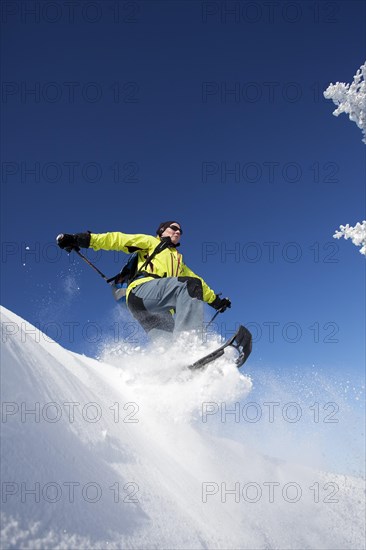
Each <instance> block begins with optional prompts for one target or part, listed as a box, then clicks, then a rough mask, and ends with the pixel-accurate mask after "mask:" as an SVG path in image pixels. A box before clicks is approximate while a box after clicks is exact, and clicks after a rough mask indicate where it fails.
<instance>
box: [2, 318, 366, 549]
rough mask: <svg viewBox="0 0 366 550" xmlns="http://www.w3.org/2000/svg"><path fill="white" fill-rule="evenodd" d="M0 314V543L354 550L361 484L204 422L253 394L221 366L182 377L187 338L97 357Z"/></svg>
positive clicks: (360, 534)
mask: <svg viewBox="0 0 366 550" xmlns="http://www.w3.org/2000/svg"><path fill="white" fill-rule="evenodd" d="M1 314H2V328H3V337H2V356H1V381H2V425H1V427H2V429H1V459H2V472H1V480H2V484H1V489H2V535H1V541H2V548H4V549H5V548H32V549H35V548H47V549H50V548H68V549H70V548H85V549H86V548H88V549H89V548H90V549H92V548H93V549H94V548H100V549H102V548H103V549H106V548H111V549H117V548H131V549H153V548H159V549H163V548H167V549H168V548H170V549H178V548H179V549H199V548H210V549H215V548H217V549H234V548H235V549H249V548H250V549H260V548H267V549H269V548H281V549H287V548H288V549H306V548H309V549H310V548H316V549H328V548H329V549H334V550H335V549H341V548H342V549H343V548H348V549H350V548H357V549H359V548H362V547H363V545H364V531H363V525H364V511H363V509H362V502H363V482H362V480H361V479H358V478H357V477H351V476H346V475H339V474H338V475H335V474H332V473H326V472H324V471H318V470H314V469H311V468H308V467H304V466H302V465H299V464H296V463H291V462H286V461H282V460H277V459H274V458H270V457H268V456H263V455H262V454H261V453H259V452H258V451H256V450H255V448H253V447H251V446H250V445H249V444H246V441H245V426H241V431H240V433H241V438H234V437H232V434H230V432H229V430H227V429H226V428H227V425H226V424H225V423H223V422H216V423H209V422H207V415H209V414H210V412H212V411H213V410H214V408H215V406H216V405H215V404H217V403H223V402H225V406H226V408H227V409H228V410H229V408H230V406H232V405H233V403H235V402H238V401H239V400H241V399H243V398H245V397H246V396H247V395H248V394H249V393H250V392H251V388H252V382H251V380H250V379H249V378H248V377H245V376H244V375H242V374H240V373H239V372H238V371H237V369H236V368H235V367H234V366H232V365H231V364H230V362H229V361H228V359H227V358H223V359H222V360H220V361H221V363H218V364H217V366H215V367H212V368H210V369H208V370H207V371H205V372H202V373H195V374H194V375H192V374H190V373H187V372H186V371H185V370H184V369H182V365H183V364H184V363H185V362H186V361H187V359H190V358H194V359H196V358H198V357H199V356H200V355H202V350H200V349H198V345H196V343H194V342H187V341H186V342H184V343H183V344H182V346H181V348H179V346H178V349H176V350H175V351H174V352H172V351H167V352H165V353H162V352H161V350H160V351H159V350H155V352H151V353H149V354H147V353H144V352H143V351H141V352H140V353H135V354H134V355H126V354H120V355H118V354H115V353H110V354H109V355H108V354H106V355H105V360H104V361H97V360H94V359H91V358H88V357H85V356H80V355H77V354H75V353H72V352H70V351H67V350H66V349H64V348H62V347H60V346H59V345H58V344H57V343H55V342H54V341H52V340H51V339H50V338H49V337H47V336H46V335H44V334H42V333H41V332H39V331H38V330H37V329H35V328H34V327H32V326H31V325H30V324H29V323H27V322H26V321H24V320H23V319H21V318H19V317H18V316H16V315H15V314H14V313H12V312H10V311H8V310H6V309H5V308H2V309H1ZM106 360H108V362H106Z"/></svg>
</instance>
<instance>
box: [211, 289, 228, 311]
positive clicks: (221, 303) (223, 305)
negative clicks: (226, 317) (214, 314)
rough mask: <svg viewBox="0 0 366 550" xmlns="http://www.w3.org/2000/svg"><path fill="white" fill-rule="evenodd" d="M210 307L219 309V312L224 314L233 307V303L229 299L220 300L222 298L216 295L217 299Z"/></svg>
mask: <svg viewBox="0 0 366 550" xmlns="http://www.w3.org/2000/svg"><path fill="white" fill-rule="evenodd" d="M209 305H210V306H212V307H213V308H215V309H217V311H220V313H223V312H224V311H225V310H226V309H227V308H228V307H231V302H230V300H229V298H220V296H219V295H218V294H216V298H215V299H214V301H213V302H211V303H210V304H209Z"/></svg>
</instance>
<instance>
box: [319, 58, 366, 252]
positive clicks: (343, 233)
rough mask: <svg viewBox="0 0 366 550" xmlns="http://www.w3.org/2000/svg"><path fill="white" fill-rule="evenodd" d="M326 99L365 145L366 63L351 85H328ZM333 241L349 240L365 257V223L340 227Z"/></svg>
mask: <svg viewBox="0 0 366 550" xmlns="http://www.w3.org/2000/svg"><path fill="white" fill-rule="evenodd" d="M324 97H325V98H326V99H332V100H333V103H334V104H335V105H337V109H336V110H335V111H333V115H335V116H338V115H339V114H341V113H348V116H349V118H350V120H352V121H353V122H355V123H356V124H357V126H358V127H359V128H361V130H362V132H363V140H362V141H363V142H364V143H366V62H365V63H364V64H363V65H361V67H360V69H358V71H357V72H356V74H355V76H354V77H353V82H352V84H345V83H344V82H337V83H336V84H330V85H329V86H328V88H327V89H326V90H325V92H324ZM333 237H334V238H335V239H340V238H341V237H344V238H345V239H351V240H352V242H353V244H355V245H356V246H360V247H361V249H360V252H361V254H364V255H365V256H366V221H363V222H358V223H357V224H356V225H355V226H354V227H351V226H350V225H349V224H348V223H347V225H341V226H340V227H339V230H337V231H336V232H335V234H334V235H333Z"/></svg>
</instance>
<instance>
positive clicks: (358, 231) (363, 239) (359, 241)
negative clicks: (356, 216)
mask: <svg viewBox="0 0 366 550" xmlns="http://www.w3.org/2000/svg"><path fill="white" fill-rule="evenodd" d="M333 237H334V238H335V239H340V238H341V237H344V238H345V239H351V240H352V242H353V244H355V245H356V246H361V250H360V252H361V254H364V255H365V256H366V221H363V222H361V223H356V225H355V227H350V226H349V224H348V223H347V225H341V226H340V227H339V230H337V231H336V232H335V234H334V235H333Z"/></svg>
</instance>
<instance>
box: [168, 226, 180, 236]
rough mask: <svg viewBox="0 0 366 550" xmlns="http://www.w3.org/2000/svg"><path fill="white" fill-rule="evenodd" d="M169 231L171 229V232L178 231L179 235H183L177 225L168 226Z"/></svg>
mask: <svg viewBox="0 0 366 550" xmlns="http://www.w3.org/2000/svg"><path fill="white" fill-rule="evenodd" d="M169 227H170V229H173V231H179V233H180V234H181V235H183V231H182V230H181V228H180V227H178V226H177V225H169Z"/></svg>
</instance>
